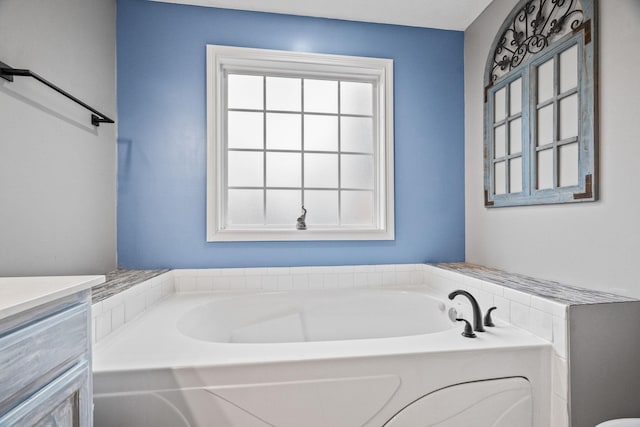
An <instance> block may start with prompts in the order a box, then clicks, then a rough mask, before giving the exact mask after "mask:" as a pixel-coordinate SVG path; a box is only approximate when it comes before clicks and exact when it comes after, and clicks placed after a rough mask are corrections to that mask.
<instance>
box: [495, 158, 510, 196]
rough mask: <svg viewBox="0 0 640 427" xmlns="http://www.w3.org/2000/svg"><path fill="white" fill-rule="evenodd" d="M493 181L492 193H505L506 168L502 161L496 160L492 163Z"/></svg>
mask: <svg viewBox="0 0 640 427" xmlns="http://www.w3.org/2000/svg"><path fill="white" fill-rule="evenodd" d="M493 167H494V173H493V182H494V193H495V194H505V193H506V192H507V180H506V175H507V168H506V166H505V164H504V162H497V163H495V164H494V166H493Z"/></svg>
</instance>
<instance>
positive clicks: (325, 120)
mask: <svg viewBox="0 0 640 427" xmlns="http://www.w3.org/2000/svg"><path fill="white" fill-rule="evenodd" d="M304 149H305V150H318V151H338V117H335V116H333V117H332V116H313V115H308V114H305V116H304Z"/></svg>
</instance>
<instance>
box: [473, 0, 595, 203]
mask: <svg viewBox="0 0 640 427" xmlns="http://www.w3.org/2000/svg"><path fill="white" fill-rule="evenodd" d="M594 3H595V2H594V1H593V0H522V1H520V2H519V3H518V5H517V6H516V7H515V8H514V10H513V11H512V12H511V13H510V14H509V16H508V17H507V19H506V20H505V21H504V23H503V24H502V27H501V28H500V31H499V32H498V34H497V36H496V38H495V40H494V42H493V45H492V47H491V51H490V54H489V58H488V59H487V65H486V69H485V77H484V78H485V97H484V119H485V123H484V126H485V131H484V200H485V206H487V207H501V206H519V205H535V204H549V203H570V202H585V201H594V200H596V180H595V178H596V175H595V174H596V170H595V169H596V154H597V153H596V137H597V136H596V132H595V131H596V111H595V107H596V99H595V97H596V90H595V89H596V88H595V86H596V66H595V55H596V32H595V31H596V11H595V4H594Z"/></svg>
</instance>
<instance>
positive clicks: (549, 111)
mask: <svg viewBox="0 0 640 427" xmlns="http://www.w3.org/2000/svg"><path fill="white" fill-rule="evenodd" d="M552 142H553V104H550V105H547V106H546V107H544V108H541V109H539V110H538V140H537V141H536V145H537V146H541V145H545V144H550V143H552Z"/></svg>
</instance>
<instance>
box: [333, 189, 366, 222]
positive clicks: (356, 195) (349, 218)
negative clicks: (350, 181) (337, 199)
mask: <svg viewBox="0 0 640 427" xmlns="http://www.w3.org/2000/svg"><path fill="white" fill-rule="evenodd" d="M340 214H341V222H342V224H343V225H373V193H371V192H370V191H343V192H342V204H341V212H340Z"/></svg>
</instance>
